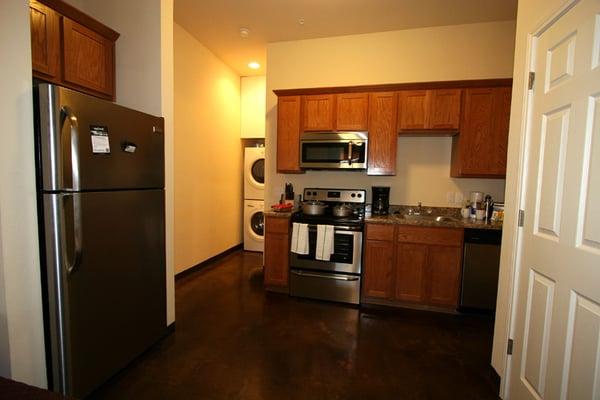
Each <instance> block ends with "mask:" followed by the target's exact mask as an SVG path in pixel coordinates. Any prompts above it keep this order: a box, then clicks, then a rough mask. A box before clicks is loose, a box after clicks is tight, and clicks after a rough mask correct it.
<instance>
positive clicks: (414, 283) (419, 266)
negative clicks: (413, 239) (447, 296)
mask: <svg viewBox="0 0 600 400" xmlns="http://www.w3.org/2000/svg"><path fill="white" fill-rule="evenodd" d="M426 266H427V246H424V245H418V244H403V243H398V244H397V248H396V277H395V281H396V285H395V293H394V297H395V298H396V300H400V301H410V302H415V303H425V301H426V293H425V290H426Z"/></svg>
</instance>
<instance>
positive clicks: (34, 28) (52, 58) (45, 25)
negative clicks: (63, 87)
mask: <svg viewBox="0 0 600 400" xmlns="http://www.w3.org/2000/svg"><path fill="white" fill-rule="evenodd" d="M29 17H30V23H31V64H32V67H33V75H34V76H36V77H39V78H42V79H45V80H49V81H52V82H57V81H59V80H60V27H59V15H58V14H57V13H56V12H55V11H53V10H52V9H51V8H49V7H46V6H45V5H43V4H40V3H38V2H37V1H31V2H30V3H29Z"/></svg>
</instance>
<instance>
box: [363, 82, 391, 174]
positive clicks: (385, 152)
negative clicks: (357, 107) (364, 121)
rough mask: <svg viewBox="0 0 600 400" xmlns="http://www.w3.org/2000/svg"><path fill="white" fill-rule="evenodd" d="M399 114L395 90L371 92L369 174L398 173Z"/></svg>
mask: <svg viewBox="0 0 600 400" xmlns="http://www.w3.org/2000/svg"><path fill="white" fill-rule="evenodd" d="M397 114H398V96H397V94H396V93H395V92H375V93H371V94H370V96H369V149H368V157H367V158H368V159H367V165H368V168H367V174H368V175H395V174H396V144H397V142H398V140H397V134H396V117H397Z"/></svg>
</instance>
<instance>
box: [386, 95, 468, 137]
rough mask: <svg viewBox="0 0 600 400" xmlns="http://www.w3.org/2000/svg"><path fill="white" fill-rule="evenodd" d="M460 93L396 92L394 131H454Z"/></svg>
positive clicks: (456, 128) (458, 120) (458, 116)
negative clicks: (396, 111)
mask: <svg viewBox="0 0 600 400" xmlns="http://www.w3.org/2000/svg"><path fill="white" fill-rule="evenodd" d="M461 93H462V89H433V90H402V91H400V92H399V103H398V107H399V108H398V113H399V115H398V130H399V131H400V133H402V132H403V131H428V130H433V131H435V130H442V131H455V130H458V128H459V123H460V101H461Z"/></svg>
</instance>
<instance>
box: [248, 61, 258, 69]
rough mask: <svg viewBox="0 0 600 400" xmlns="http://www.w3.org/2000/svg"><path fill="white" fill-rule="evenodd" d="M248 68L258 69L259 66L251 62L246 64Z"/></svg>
mask: <svg viewBox="0 0 600 400" xmlns="http://www.w3.org/2000/svg"><path fill="white" fill-rule="evenodd" d="M248 68H250V69H259V68H260V64H259V63H257V62H256V61H252V62H249V63H248Z"/></svg>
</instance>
